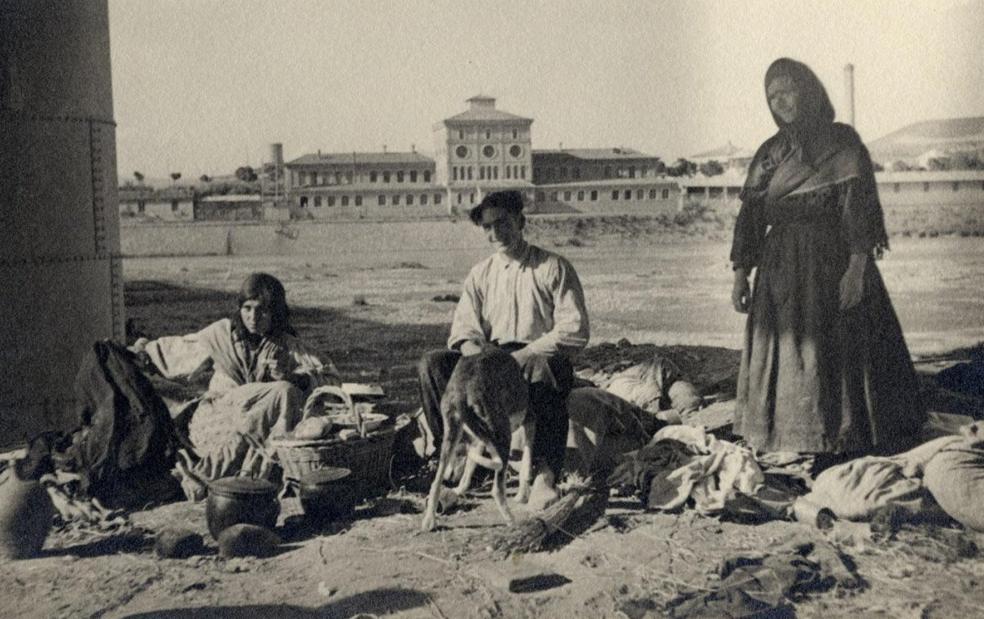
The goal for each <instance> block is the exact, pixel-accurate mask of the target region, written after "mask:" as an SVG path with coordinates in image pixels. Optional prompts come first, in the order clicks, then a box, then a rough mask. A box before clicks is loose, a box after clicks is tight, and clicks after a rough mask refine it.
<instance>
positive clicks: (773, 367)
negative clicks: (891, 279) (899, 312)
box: [735, 224, 925, 453]
mask: <svg viewBox="0 0 984 619" xmlns="http://www.w3.org/2000/svg"><path fill="white" fill-rule="evenodd" d="M763 249H764V251H763V255H762V260H761V262H760V265H759V268H758V272H757V274H756V278H755V287H754V291H753V295H752V305H751V309H750V312H749V316H748V322H747V324H746V328H745V346H744V351H743V354H742V359H741V370H740V372H739V377H738V400H737V406H736V411H735V430H736V432H737V433H738V434H740V435H742V436H743V437H745V439H746V440H747V441H748V443H749V444H750V445H751V446H753V447H755V448H757V449H761V450H763V451H796V452H805V453H858V452H878V453H887V452H893V451H896V450H900V449H904V448H906V447H908V446H909V445H911V443H912V442H913V440H914V437H915V435H916V434H917V433H918V431H919V428H920V427H921V425H922V423H923V422H924V420H925V411H924V409H923V407H922V405H921V403H920V401H919V390H918V382H917V379H916V374H915V370H914V368H913V366H912V361H911V359H910V357H909V351H908V348H907V347H906V344H905V340H904V339H903V337H902V329H901V327H900V325H899V321H898V318H897V317H896V315H895V311H894V310H893V309H892V304H891V301H890V300H889V298H888V291H887V290H886V289H885V284H884V282H883V281H882V278H881V274H880V273H879V272H878V268H877V267H876V266H875V263H874V261H873V260H869V261H868V265H867V268H866V270H865V273H864V294H863V297H862V300H861V302H860V303H859V304H858V305H856V306H855V307H853V308H851V309H849V310H847V311H843V312H842V311H840V309H839V303H840V292H839V285H840V280H841V277H842V276H843V274H844V271H845V269H846V268H847V262H848V253H847V250H846V248H845V247H844V245H843V242H842V241H841V238H840V235H839V231H838V229H837V227H836V226H820V225H816V224H782V225H778V226H775V227H773V228H772V230H770V232H769V234H768V236H767V238H766V240H765V246H764V248H763Z"/></svg>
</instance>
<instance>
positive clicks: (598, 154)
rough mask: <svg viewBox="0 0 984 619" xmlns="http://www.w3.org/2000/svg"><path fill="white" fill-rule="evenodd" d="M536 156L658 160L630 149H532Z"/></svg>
mask: <svg viewBox="0 0 984 619" xmlns="http://www.w3.org/2000/svg"><path fill="white" fill-rule="evenodd" d="M537 155H569V156H571V157H574V158H575V159H613V160H614V159H659V157H657V156H655V155H647V154H646V153H641V152H639V151H637V150H635V149H632V148H620V147H614V148H564V149H556V150H555V149H544V150H540V149H533V156H534V157H535V156H537Z"/></svg>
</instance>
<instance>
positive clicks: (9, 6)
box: [0, 0, 124, 446]
mask: <svg viewBox="0 0 984 619" xmlns="http://www.w3.org/2000/svg"><path fill="white" fill-rule="evenodd" d="M0 238H2V241H0V446H10V445H13V444H17V443H20V442H22V441H23V439H24V437H25V436H26V435H29V434H32V433H34V432H37V431H39V430H42V429H55V428H60V429H64V428H67V427H70V426H71V425H72V423H73V421H74V419H73V413H74V410H73V409H74V406H73V397H72V382H73V380H74V378H75V374H76V373H77V371H78V367H79V362H80V360H81V358H82V356H83V354H84V353H85V351H86V350H87V349H89V348H90V347H91V345H92V343H93V342H94V341H95V340H97V339H102V338H116V339H122V338H123V337H124V316H123V280H122V268H121V266H122V265H121V261H120V240H119V213H118V206H117V198H116V128H115V123H114V122H113V98H112V82H111V79H110V55H109V17H108V9H107V5H106V2H105V0H0Z"/></svg>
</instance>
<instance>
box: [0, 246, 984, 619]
mask: <svg viewBox="0 0 984 619" xmlns="http://www.w3.org/2000/svg"><path fill="white" fill-rule="evenodd" d="M545 244H548V242H545ZM980 245H981V244H980V243H979V241H978V240H975V239H959V238H938V239H925V240H915V239H913V240H907V239H903V240H900V241H899V242H896V243H895V249H894V251H893V252H892V253H891V254H890V256H889V258H887V259H886V260H885V261H883V263H882V270H883V272H884V273H885V277H886V280H887V283H888V287H889V290H890V291H891V293H892V295H893V299H894V300H895V303H896V308H897V310H898V312H899V315H900V317H901V319H902V322H903V325H904V328H905V330H906V333H907V336H908V337H909V338H910V342H912V343H913V348H914V350H916V351H918V352H924V353H929V352H934V351H939V350H942V349H948V348H954V347H957V346H966V345H970V344H972V343H975V342H977V341H980V340H981V339H984V338H982V336H981V334H982V332H984V315H982V314H981V313H980V312H979V290H980V289H981V284H984V281H982V279H984V268H981V267H982V266H984V265H982V262H984V249H982V248H981V247H980ZM562 251H563V252H564V253H565V254H566V255H567V256H568V257H570V258H571V259H572V261H573V262H574V263H575V265H576V266H577V267H578V270H579V272H580V273H581V276H582V279H583V281H584V285H585V288H586V290H587V293H588V304H589V308H590V309H591V312H592V321H593V322H592V327H593V333H594V335H595V340H596V341H606V340H607V341H617V340H618V339H620V338H622V337H626V338H628V339H629V340H631V341H633V342H636V343H641V342H651V343H660V344H668V343H682V344H707V345H717V346H725V347H728V348H737V347H738V345H739V344H740V342H739V340H738V338H737V335H736V334H737V333H739V332H740V328H741V319H740V317H737V316H735V315H734V314H733V312H731V311H730V310H729V309H728V308H727V298H728V290H729V288H728V286H729V285H730V273H729V272H728V269H727V260H726V258H727V253H726V252H727V245H726V244H725V243H724V242H722V241H702V242H697V241H693V240H686V239H678V238H676V239H672V240H667V241H665V242H663V241H660V240H658V239H657V240H652V239H650V240H648V241H646V242H643V241H640V240H638V239H622V240H620V241H618V242H614V241H611V240H610V239H609V240H599V239H592V238H588V239H586V240H585V244H584V245H582V246H581V247H565V248H564V249H563V250H562ZM485 253H486V251H485V250H484V248H481V247H479V248H476V249H475V250H474V251H470V250H469V251H461V252H457V253H455V254H454V255H436V254H434V253H429V252H413V253H408V254H407V255H402V254H399V253H397V252H393V253H388V254H386V255H373V254H365V255H346V256H332V255H331V254H330V252H327V253H325V254H322V255H311V256H308V257H303V258H300V259H299V258H298V257H297V256H290V257H279V258H278V257H273V258H271V257H259V256H253V257H222V258H175V259H140V260H128V261H127V262H126V264H125V272H126V277H127V280H128V286H127V311H128V315H129V316H131V317H133V318H134V319H135V320H136V323H137V325H138V326H139V327H140V328H141V329H143V330H144V331H145V332H146V333H148V334H150V335H162V334H165V333H181V332H187V331H191V330H194V329H197V328H199V327H201V326H203V325H205V324H207V323H208V322H209V321H211V320H213V319H215V318H217V317H220V316H222V315H224V314H225V313H226V312H228V311H229V308H230V307H231V303H232V302H233V298H234V297H233V296H232V291H233V290H234V289H235V288H236V286H237V285H238V283H239V281H240V280H241V279H242V277H243V275H244V274H246V273H248V272H250V271H253V270H258V269H263V270H267V271H270V272H273V273H275V274H277V275H278V276H280V277H281V278H282V279H283V280H284V281H285V283H286V284H287V290H288V295H289V299H290V301H291V303H292V304H293V306H294V307H295V323H296V326H297V328H298V330H299V331H300V332H301V333H302V334H303V335H304V336H305V338H306V339H308V340H310V341H311V342H312V343H313V344H314V346H315V348H316V349H317V350H319V351H320V352H321V353H322V354H326V355H330V356H331V357H332V358H333V359H334V360H335V361H336V363H337V364H338V365H339V367H340V369H341V371H342V372H343V374H345V375H346V377H347V378H348V379H350V380H361V381H379V382H381V383H383V384H384V386H385V387H386V389H387V392H388V394H389V397H390V399H391V405H392V406H393V408H394V410H406V409H409V408H412V407H413V406H414V405H415V398H416V386H415V383H414V363H415V360H416V359H417V358H418V357H419V355H420V353H421V352H422V351H424V350H426V349H430V348H434V347H440V346H441V345H442V342H443V339H444V337H445V336H446V333H447V325H448V322H449V320H450V314H451V311H452V309H453V304H451V303H448V302H437V301H432V300H431V299H432V298H433V297H434V296H437V295H444V294H454V293H456V292H457V290H458V287H459V285H460V280H461V278H462V277H463V276H464V273H465V272H466V270H467V268H468V266H469V265H470V264H471V263H473V262H474V261H475V260H477V259H478V258H480V257H481V256H482V255H484V254H485ZM357 296H358V297H361V298H362V299H364V301H365V303H364V304H362V303H359V304H353V299H354V298H356V297H357ZM694 350H696V349H694ZM733 354H734V353H733V351H732V352H730V353H729V352H728V351H723V352H721V353H720V354H719V355H718V357H717V358H718V360H719V361H720V360H721V359H729V358H730V359H733V358H734V357H733ZM729 355H731V356H729ZM421 502H422V496H421V495H420V494H419V493H415V492H410V491H407V490H406V489H402V490H401V489H400V488H394V489H393V490H392V492H391V493H390V495H389V496H388V497H387V498H384V499H381V500H378V501H375V502H369V503H367V504H365V505H363V506H362V507H361V508H360V509H359V511H358V512H357V516H358V517H357V518H356V519H355V520H354V521H352V522H350V523H346V524H339V525H335V526H334V527H333V528H331V529H328V530H322V531H314V530H309V529H305V528H304V526H303V524H302V522H303V521H302V520H301V519H300V518H299V516H298V514H299V512H300V510H299V506H297V505H296V504H294V503H293V502H291V501H287V502H286V503H285V505H284V508H283V510H282V514H281V515H282V523H281V527H280V528H279V532H280V533H281V534H282V536H283V537H284V539H285V544H284V546H283V547H282V548H281V551H280V553H279V554H277V555H276V556H274V557H271V558H266V559H234V560H228V561H226V560H222V559H219V558H218V557H216V556H215V554H214V552H215V551H214V542H211V540H210V538H209V537H208V535H207V533H206V527H205V520H204V507H203V505H202V504H189V503H177V504H171V505H165V506H161V507H157V508H154V509H149V510H145V511H141V512H137V513H134V514H133V515H132V521H133V525H134V529H132V530H131V531H130V532H129V533H126V532H118V533H117V534H115V535H107V534H101V535H97V534H95V533H93V532H82V531H78V530H64V531H60V532H55V533H53V534H52V535H51V536H50V537H49V540H48V543H47V545H46V550H45V553H44V556H42V557H40V558H37V559H32V560H28V561H21V562H16V563H6V564H0V582H2V583H3V589H2V592H0V616H11V617H12V616H38V617H40V616H44V617H103V616H105V617H134V616H158V615H159V616H178V617H212V616H215V617H243V616H252V615H271V616H287V617H292V616H327V617H353V616H359V615H360V613H361V614H362V616H384V615H385V616H400V617H436V618H442V617H446V618H453V617H508V618H512V617H557V618H561V617H562V618H565V619H570V618H574V617H585V618H588V617H591V618H595V617H632V618H636V617H644V616H649V617H658V616H663V612H662V609H663V608H664V604H665V603H666V602H667V601H668V600H670V599H672V598H673V597H674V596H675V595H677V594H679V593H681V592H687V591H700V590H702V589H704V588H707V587H708V586H711V585H713V583H714V582H715V579H716V576H715V570H716V568H717V565H718V563H719V562H720V560H721V559H723V558H725V557H729V556H735V555H740V554H743V553H756V552H761V551H763V550H767V549H770V548H775V547H777V546H778V545H780V544H782V543H783V542H784V541H787V540H790V539H806V540H809V539H827V540H830V541H832V542H834V543H835V544H836V545H837V546H838V547H839V548H840V549H841V550H842V551H843V552H844V553H845V554H847V555H849V556H850V557H851V558H852V559H853V561H854V562H856V564H857V570H858V573H859V574H860V575H861V577H862V578H863V579H864V586H863V587H861V588H860V589H854V590H839V591H831V592H828V593H824V594H818V595H815V596H813V597H810V598H808V599H805V600H802V601H800V602H798V603H797V605H796V611H797V614H798V616H801V617H841V616H855V617H893V618H894V617H971V616H981V610H980V609H981V608H982V607H984V593H982V589H981V582H982V579H984V562H982V561H981V560H980V559H979V558H972V559H968V558H961V557H959V556H957V554H956V553H955V551H954V549H953V548H952V547H951V545H948V544H946V543H943V542H940V541H939V540H938V539H936V538H934V537H932V536H928V535H927V534H926V533H925V531H916V532H913V531H902V532H900V533H899V535H898V537H897V538H896V539H894V540H891V541H880V542H874V541H871V539H870V535H869V531H868V528H867V525H850V524H849V523H843V524H839V525H838V527H837V528H835V529H834V531H832V532H826V533H821V532H819V531H817V530H815V529H811V528H810V527H809V526H807V525H803V524H798V523H788V522H771V523H766V524H760V525H748V524H737V523H731V522H722V521H720V520H718V519H714V518H703V517H699V516H696V515H694V514H692V513H688V512H684V513H683V514H679V515H667V514H648V513H644V512H641V511H640V510H638V509H637V508H636V506H635V504H634V502H633V501H631V500H628V499H618V500H614V501H613V502H612V504H611V505H610V507H609V510H608V511H607V512H606V515H605V516H604V518H603V519H602V520H601V521H599V522H598V523H597V525H596V527H595V528H593V529H590V530H589V531H588V532H583V533H579V534H577V535H571V536H566V539H564V538H565V536H563V535H561V538H562V542H561V543H560V544H559V547H557V548H555V549H554V550H552V551H550V552H541V553H535V554H531V555H522V556H514V557H511V558H508V559H501V558H497V557H495V556H494V555H493V554H492V553H491V552H490V551H489V549H488V548H487V546H488V544H487V538H488V536H489V535H490V534H494V533H495V532H497V531H500V530H501V529H502V527H503V525H502V524H501V521H500V518H499V515H498V513H497V512H496V510H495V508H494V506H493V505H492V503H491V501H489V500H487V495H486V494H484V493H482V492H479V493H477V495H476V496H475V497H473V498H471V499H469V500H467V501H466V502H465V505H464V508H463V509H461V510H459V511H458V512H456V513H453V514H451V515H449V516H446V517H443V518H441V520H440V524H441V526H440V527H439V528H438V530H436V531H434V532H432V533H427V534H418V533H417V529H418V528H419V523H420V516H419V514H418V513H416V511H417V510H419V508H420V507H421ZM173 525H181V526H186V527H190V528H192V529H195V530H198V531H199V532H201V533H203V534H204V535H205V537H206V540H207V541H208V542H209V543H210V544H211V545H210V551H209V553H207V554H206V555H204V556H200V557H194V558H191V559H188V560H160V559H157V558H155V556H154V554H153V552H152V550H151V546H152V535H153V533H154V532H155V531H158V530H161V529H162V528H164V527H166V526H173ZM977 542H978V543H979V544H984V541H982V540H977ZM533 569H536V570H542V571H547V572H550V573H555V574H559V575H560V576H562V577H564V578H563V580H564V581H566V582H564V583H563V584H558V585H556V586H554V587H552V588H549V589H546V590H544V591H540V592H535V593H510V592H508V590H507V589H506V588H505V587H504V585H503V584H502V582H501V579H502V577H503V575H510V574H523V573H526V571H528V570H533Z"/></svg>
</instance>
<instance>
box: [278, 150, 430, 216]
mask: <svg viewBox="0 0 984 619" xmlns="http://www.w3.org/2000/svg"><path fill="white" fill-rule="evenodd" d="M284 169H285V172H284V181H285V187H286V192H287V198H288V204H289V205H290V208H291V209H293V210H294V212H295V213H297V214H299V215H300V216H302V217H311V218H318V219H322V218H344V219H349V218H355V219H358V218H367V217H368V218H383V219H389V218H404V217H409V218H416V217H421V216H435V215H441V214H445V213H446V212H447V208H446V205H445V201H446V198H445V196H444V188H443V187H441V186H439V185H437V184H435V182H434V177H435V175H434V161H433V160H432V159H431V158H430V157H426V156H424V155H421V154H420V153H418V152H416V150H411V151H410V152H387V151H385V150H384V151H383V152H378V153H355V152H353V153H321V152H318V153H314V154H309V155H303V156H301V157H298V158H297V159H294V160H292V161H289V162H287V163H286V164H284Z"/></svg>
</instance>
